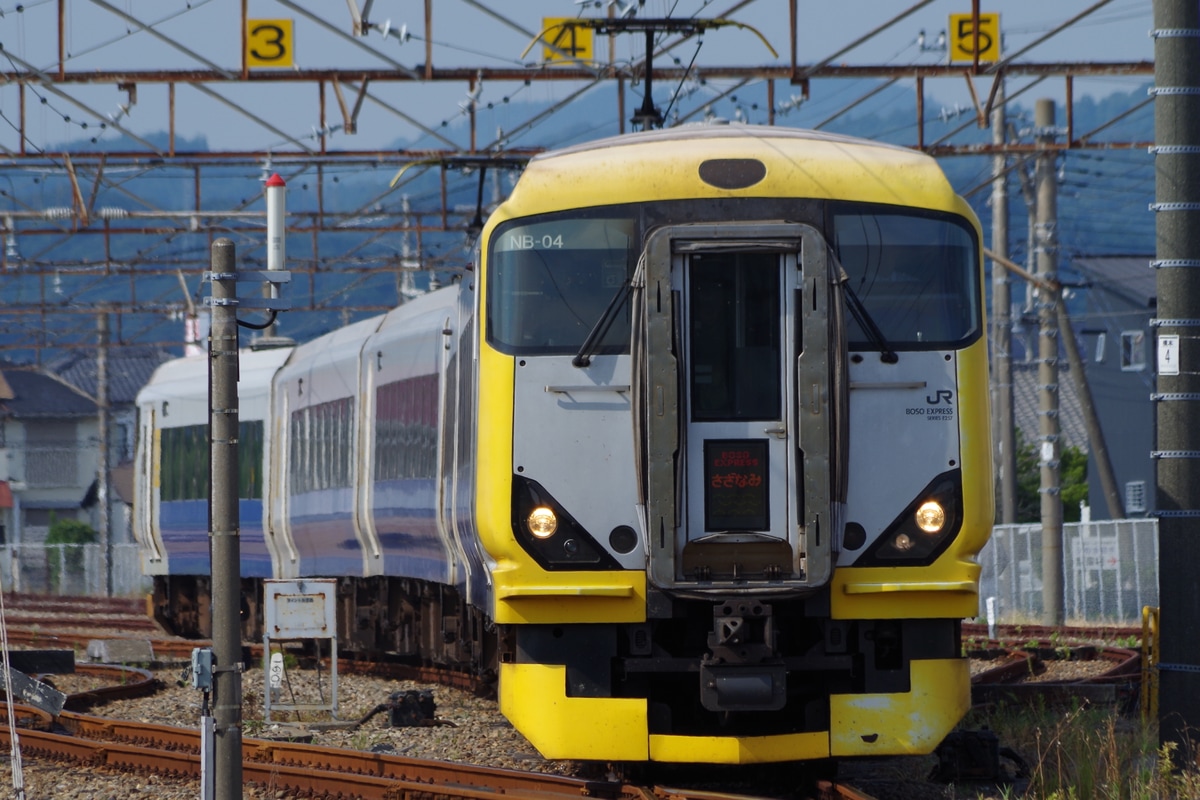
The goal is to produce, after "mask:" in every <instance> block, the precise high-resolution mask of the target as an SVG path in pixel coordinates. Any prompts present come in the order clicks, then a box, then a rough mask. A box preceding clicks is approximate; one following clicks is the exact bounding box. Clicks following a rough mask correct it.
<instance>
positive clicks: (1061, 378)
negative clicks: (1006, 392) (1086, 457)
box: [1013, 360, 1089, 453]
mask: <svg viewBox="0 0 1200 800" xmlns="http://www.w3.org/2000/svg"><path fill="white" fill-rule="evenodd" d="M1059 368H1060V371H1059V374H1058V426H1059V436H1060V437H1061V441H1062V443H1063V445H1064V446H1070V447H1078V448H1079V449H1080V450H1082V451H1083V452H1085V453H1086V452H1088V450H1089V448H1088V435H1087V426H1086V425H1085V424H1084V421H1083V407H1082V406H1081V405H1080V402H1079V392H1077V391H1076V389H1075V375H1074V373H1071V372H1069V370H1067V368H1066V361H1065V360H1063V361H1061V362H1060V363H1059ZM1040 392H1041V388H1040V385H1039V384H1038V371H1037V364H1023V363H1021V364H1013V422H1014V423H1015V424H1016V426H1017V429H1018V430H1019V431H1021V435H1022V436H1023V437H1024V439H1025V442H1026V443H1030V442H1036V441H1037V438H1038V436H1039V435H1040V432H1039V425H1040V423H1039V418H1038V395H1039V394H1040Z"/></svg>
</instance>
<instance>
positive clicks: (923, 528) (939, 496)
mask: <svg viewBox="0 0 1200 800" xmlns="http://www.w3.org/2000/svg"><path fill="white" fill-rule="evenodd" d="M963 518H964V514H963V490H962V471H961V470H958V469H954V470H950V471H949V472H943V473H942V474H940V475H938V476H936V477H935V478H934V479H933V480H931V481H930V482H929V483H928V484H927V485H926V486H925V487H924V488H923V489H921V491H919V492H917V493H916V494H915V495H914V496H913V498H912V500H911V501H910V502H909V504H908V506H907V507H905V508H903V509H902V510H900V513H899V514H897V515H896V517H895V518H894V519H893V520H892V522H891V524H890V525H888V526H887V527H886V528H884V529H883V530H882V531H881V532H880V533H879V536H878V537H877V538H876V539H875V542H874V543H873V544H871V545H869V546H868V547H867V548H866V550H865V552H864V553H863V554H862V555H861V556H860V557H859V558H858V560H857V561H855V562H854V563H855V566H859V567H899V566H919V565H923V564H932V563H933V562H934V561H935V560H936V559H937V558H938V556H939V555H941V553H942V552H943V551H944V550H945V549H946V548H947V547H949V546H950V542H951V541H953V540H954V537H955V536H957V535H958V533H959V531H960V530H961V529H962V526H963Z"/></svg>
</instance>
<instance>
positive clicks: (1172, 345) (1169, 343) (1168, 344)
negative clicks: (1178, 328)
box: [1158, 336, 1179, 375]
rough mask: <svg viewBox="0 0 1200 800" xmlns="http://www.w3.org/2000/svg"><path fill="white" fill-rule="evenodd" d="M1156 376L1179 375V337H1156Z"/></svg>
mask: <svg viewBox="0 0 1200 800" xmlns="http://www.w3.org/2000/svg"><path fill="white" fill-rule="evenodd" d="M1158 374H1159V375H1178V374H1179V337H1178V336H1159V337H1158Z"/></svg>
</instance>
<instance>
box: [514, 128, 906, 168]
mask: <svg viewBox="0 0 1200 800" xmlns="http://www.w3.org/2000/svg"><path fill="white" fill-rule="evenodd" d="M742 138H754V139H761V140H763V141H768V140H772V139H784V140H799V141H805V142H827V143H838V144H841V145H845V146H853V147H872V148H873V147H880V148H886V149H889V150H894V151H900V152H905V153H909V154H914V155H918V156H921V157H923V158H929V157H928V156H925V155H923V154H921V153H918V152H917V151H915V150H912V149H910V148H907V147H901V146H900V145H895V144H889V143H887V142H878V141H875V140H873V139H864V138H862V137H859V136H847V135H845V134H841V133H828V132H826V131H815V130H811V129H808V128H788V127H783V126H779V125H743V124H737V123H725V122H721V123H697V124H695V125H680V126H678V127H674V128H657V129H654V130H649V131H640V132H637V133H623V134H619V135H617V136H608V137H605V138H603V139H594V140H592V141H590V142H581V143H579V144H575V145H570V146H568V147H561V148H558V149H556V150H547V151H546V152H544V153H539V154H538V155H536V156H534V157H533V158H532V159H530V163H531V164H532V163H534V162H536V161H539V160H542V159H548V158H555V157H559V156H568V155H574V154H576V153H583V152H587V151H590V150H603V149H606V148H611V147H627V146H630V145H639V144H664V143H666V144H673V143H678V142H691V141H711V140H714V139H742Z"/></svg>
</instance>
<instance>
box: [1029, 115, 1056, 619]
mask: <svg viewBox="0 0 1200 800" xmlns="http://www.w3.org/2000/svg"><path fill="white" fill-rule="evenodd" d="M1054 116H1055V114H1054V101H1053V100H1049V99H1046V98H1042V99H1041V100H1038V101H1037V104H1036V105H1035V106H1034V126H1035V128H1036V131H1037V133H1036V135H1037V141H1038V143H1039V144H1040V145H1042V149H1041V150H1040V151H1039V153H1038V156H1037V172H1036V182H1037V228H1036V230H1035V236H1036V238H1037V250H1036V252H1037V273H1036V274H1037V276H1038V278H1040V279H1041V281H1042V282H1043V284H1044V285H1042V286H1039V287H1038V288H1037V289H1036V290H1035V291H1036V296H1037V303H1036V308H1037V317H1038V348H1037V351H1038V386H1039V393H1038V440H1039V441H1038V461H1039V463H1040V464H1041V486H1040V487H1039V488H1038V493H1039V494H1040V495H1041V506H1042V619H1043V622H1044V623H1045V624H1047V625H1061V624H1062V622H1063V560H1062V554H1063V543H1062V534H1063V530H1062V521H1063V511H1062V495H1061V494H1060V487H1059V473H1058V468H1059V459H1060V457H1061V453H1062V446H1061V442H1060V441H1059V422H1058V315H1057V307H1058V295H1059V289H1058V230H1057V228H1058V208H1057V206H1058V186H1057V183H1056V181H1057V180H1058V176H1057V174H1056V172H1055V169H1054V162H1055V152H1054V150H1053V149H1051V148H1050V147H1049V145H1051V144H1053V143H1054V138H1055V135H1056V134H1055V130H1054Z"/></svg>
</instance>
